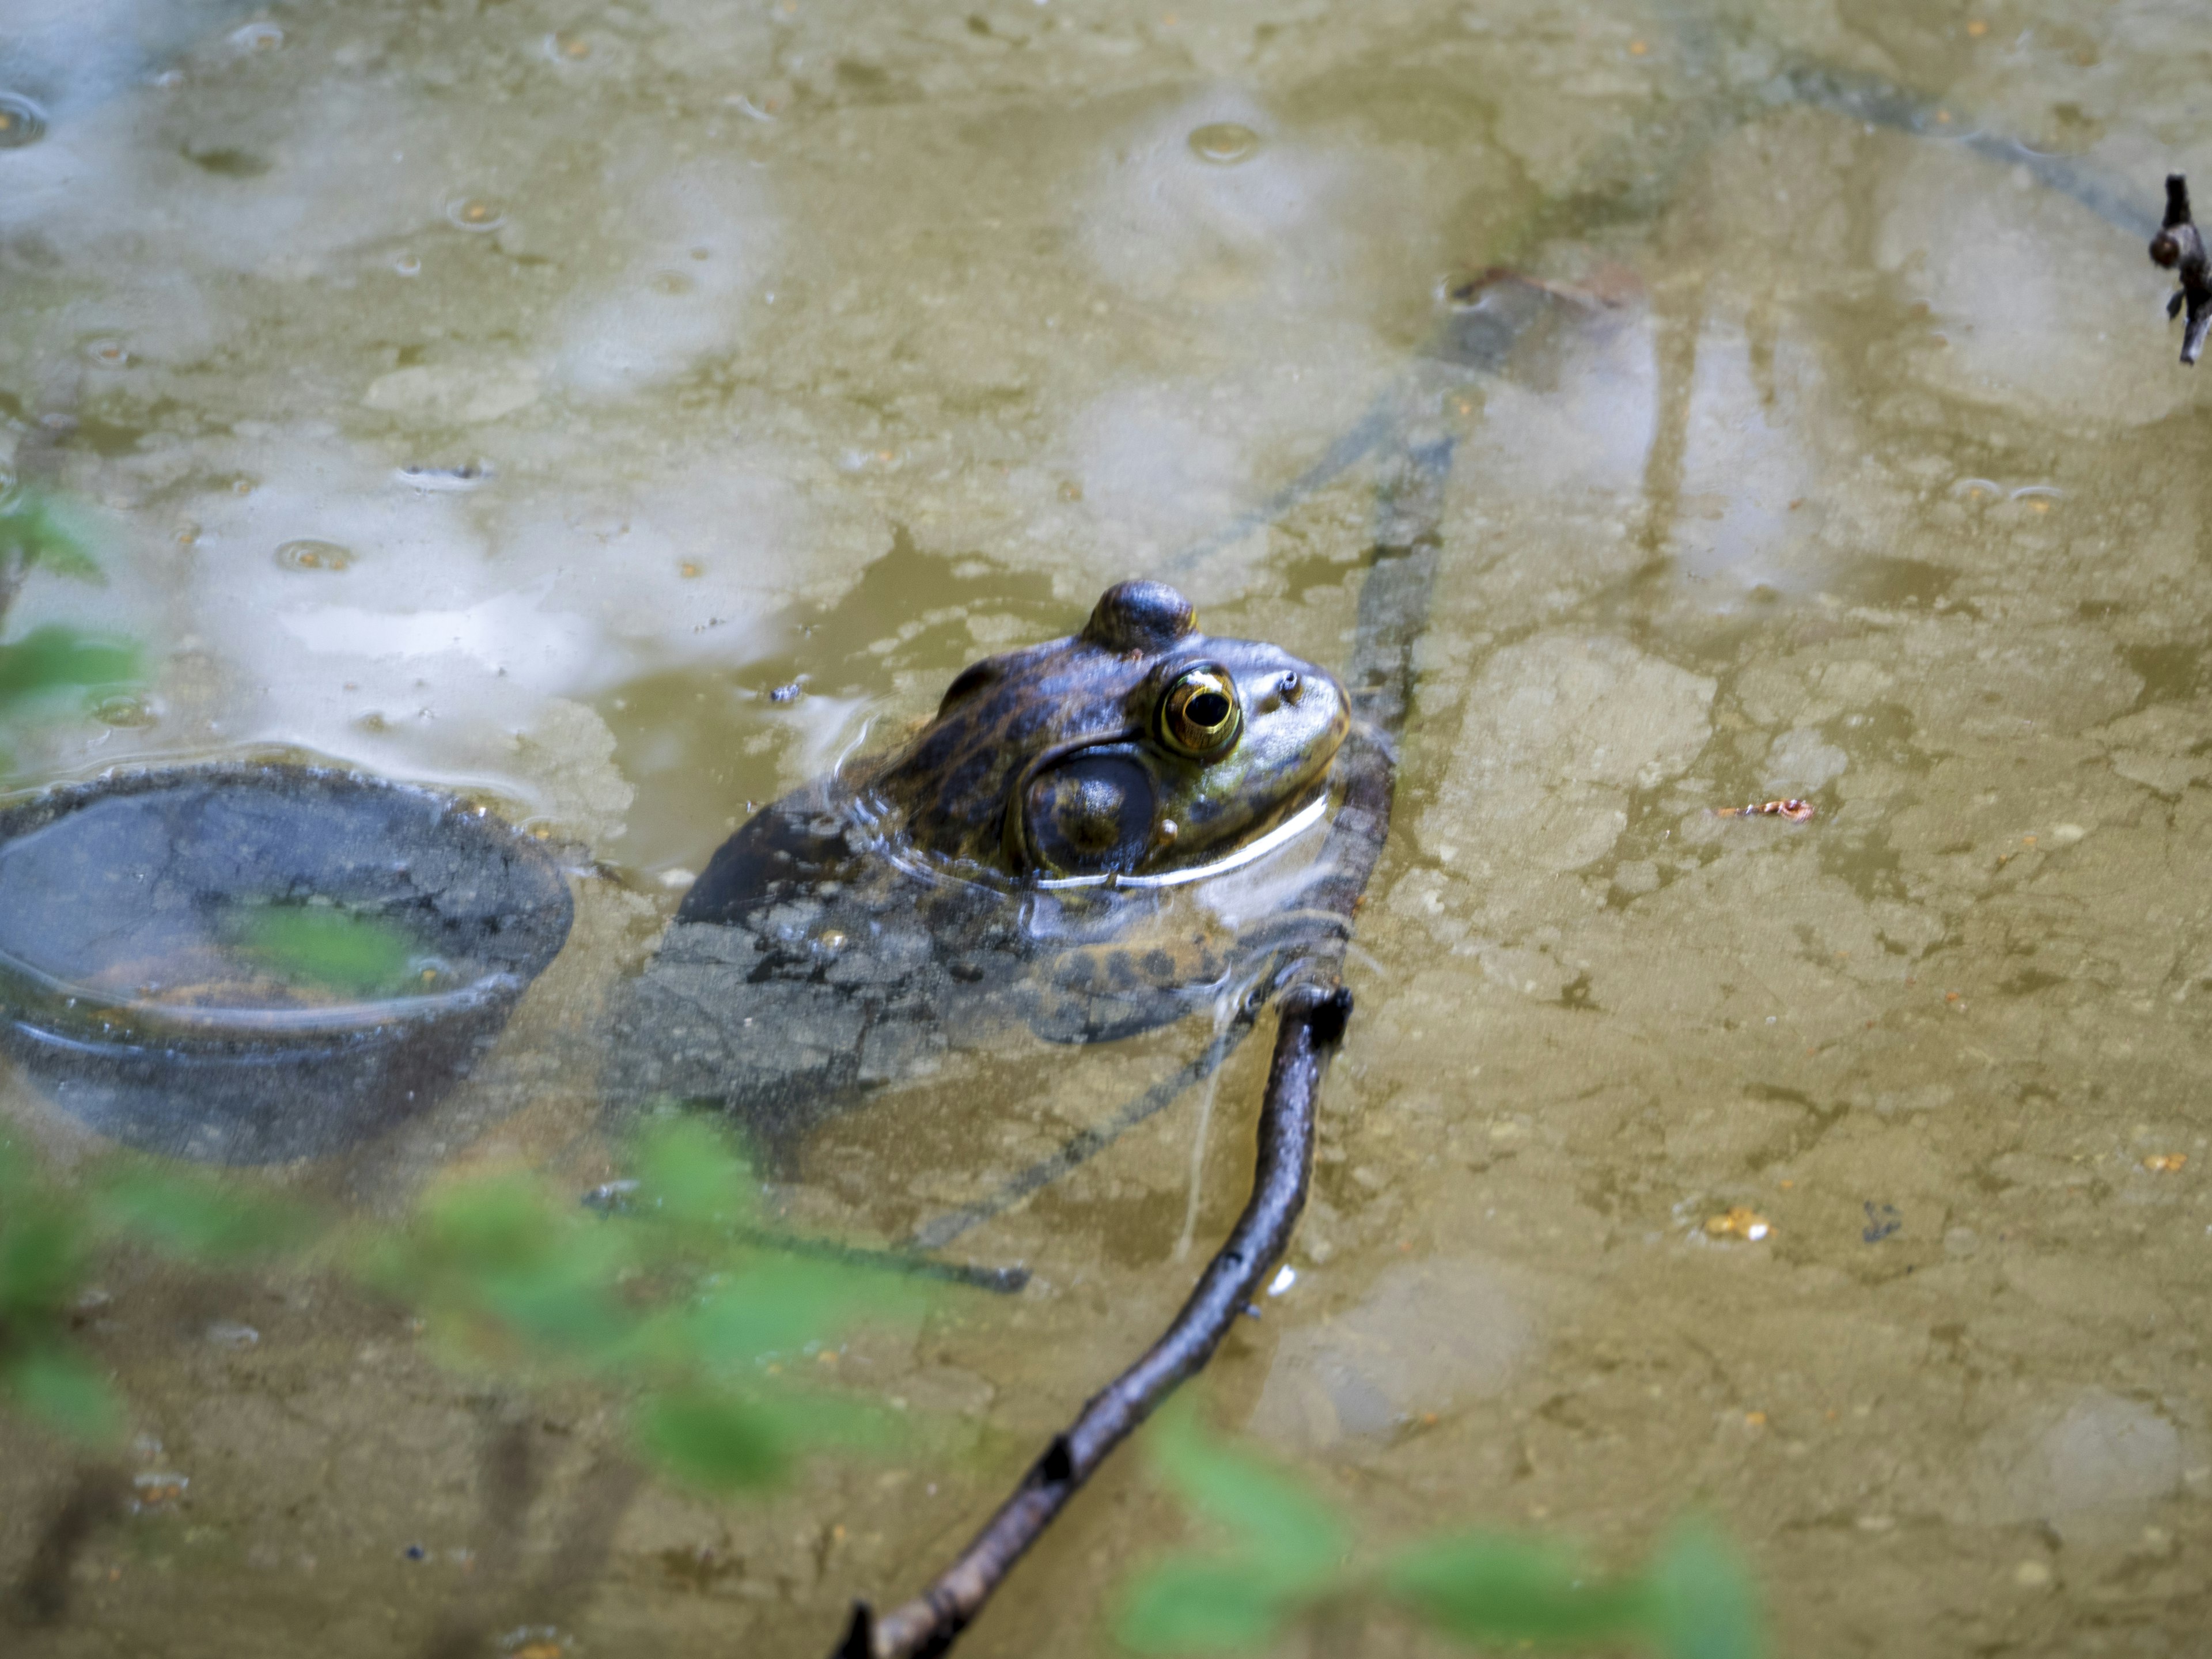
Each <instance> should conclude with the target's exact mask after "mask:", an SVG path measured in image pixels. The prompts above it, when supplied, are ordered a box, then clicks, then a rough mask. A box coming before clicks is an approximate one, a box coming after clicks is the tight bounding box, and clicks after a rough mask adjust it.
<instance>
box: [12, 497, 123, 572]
mask: <svg viewBox="0 0 2212 1659" xmlns="http://www.w3.org/2000/svg"><path fill="white" fill-rule="evenodd" d="M92 539H93V537H92V534H91V532H90V529H89V526H88V525H87V524H86V523H85V521H84V520H83V518H82V515H81V514H79V513H76V512H74V511H72V510H71V509H70V507H68V506H67V505H66V504H64V502H62V501H58V500H57V499H56V498H55V497H53V496H52V495H48V494H46V493H45V492H44V491H42V490H33V489H25V490H23V491H22V492H21V493H20V494H19V495H16V497H15V500H14V501H12V502H11V503H10V504H9V507H8V509H7V510H6V511H5V512H0V555H9V556H13V557H14V558H15V560H16V561H17V562H20V564H21V568H23V569H25V570H29V569H31V568H33V566H43V567H45V568H46V569H48V570H51V571H52V572H53V573H54V574H56V575H58V576H67V577H69V578H70V580H75V581H82V582H98V581H100V580H103V578H102V577H101V575H100V564H99V562H98V561H97V560H95V559H94V557H93V556H92V553H91V551H90V550H89V548H88V543H89V542H91V541H92Z"/></svg>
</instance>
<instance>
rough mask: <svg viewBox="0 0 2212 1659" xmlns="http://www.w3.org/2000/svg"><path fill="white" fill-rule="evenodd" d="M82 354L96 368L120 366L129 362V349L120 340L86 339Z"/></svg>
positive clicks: (124, 365) (122, 366) (123, 366)
mask: <svg viewBox="0 0 2212 1659" xmlns="http://www.w3.org/2000/svg"><path fill="white" fill-rule="evenodd" d="M84 355H85V358H86V360H87V361H88V362H90V363H92V364H93V365H94V367H95V368H125V367H126V366H127V365H128V364H129V363H130V362H131V349H130V348H129V347H128V346H126V345H125V344H124V343H123V342H122V341H120V340H112V339H100V340H88V341H86V342H85V347H84Z"/></svg>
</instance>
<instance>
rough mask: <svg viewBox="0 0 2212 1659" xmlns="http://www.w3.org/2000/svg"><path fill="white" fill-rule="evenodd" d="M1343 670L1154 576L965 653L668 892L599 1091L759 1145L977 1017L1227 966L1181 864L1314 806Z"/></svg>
mask: <svg viewBox="0 0 2212 1659" xmlns="http://www.w3.org/2000/svg"><path fill="white" fill-rule="evenodd" d="M1348 724H1349V714H1348V711H1347V707H1346V698H1345V695H1344V691H1343V689H1342V688H1341V687H1340V686H1339V685H1338V684H1337V683H1336V682H1335V680H1334V679H1333V678H1330V677H1329V675H1328V674H1327V673H1326V672H1324V671H1322V670H1321V669H1318V668H1316V667H1315V666H1313V665H1311V664H1310V663H1305V662H1301V661H1299V660H1298V659H1297V658H1295V657H1292V656H1291V655H1290V654H1289V653H1286V652H1284V651H1281V650H1279V649H1278V648H1277V647H1273V646H1271V645H1266V644H1261V643H1257V642H1255V641H1249V640H1226V639H1212V638H1209V637H1207V636H1206V635H1203V634H1200V632H1198V629H1197V623H1196V619H1195V617H1194V614H1193V611H1192V609H1191V606H1190V604H1189V602H1188V600H1187V599H1184V598H1183V597H1182V595H1181V594H1180V593H1178V592H1176V591H1175V590H1174V589H1173V588H1170V587H1167V586H1163V585H1162V584H1160V583H1158V582H1146V581H1133V582H1124V583H1121V585H1119V586H1115V587H1112V588H1109V589H1108V590H1107V592H1106V593H1105V594H1104V596H1103V598H1101V599H1100V600H1099V601H1098V604H1097V608H1096V609H1095V610H1094V611H1092V612H1091V618H1090V621H1089V622H1088V623H1086V624H1085V627H1084V629H1083V630H1082V632H1080V633H1079V634H1076V635H1073V636H1071V637H1069V638H1066V639H1059V640H1053V641H1048V642H1046V643H1045V644H1042V645H1036V646H1031V647H1028V648H1026V649H1024V650H1019V651H1012V652H1008V653H1006V654H1004V655H1001V656H996V657H988V658H986V659H983V660H982V661H981V662H979V663H976V664H975V665H973V666H971V667H969V668H968V669H967V670H966V671H963V673H961V674H960V675H959V676H958V677H957V678H955V679H954V680H953V682H952V684H951V686H950V687H949V688H948V689H947V690H946V691H945V697H944V701H943V702H942V703H941V704H940V705H939V708H938V711H937V713H936V714H935V716H934V717H933V719H931V720H929V721H928V722H927V724H926V725H924V726H922V727H921V730H920V731H919V732H916V733H915V735H914V736H912V737H911V738H908V740H907V741H906V742H905V743H903V744H901V745H899V746H898V747H897V748H896V749H894V750H891V751H890V753H888V754H886V755H884V756H882V757H878V758H877V759H875V760H872V761H864V762H861V763H857V764H854V765H851V766H848V768H846V769H844V770H843V771H842V772H841V773H840V774H839V775H836V776H834V777H832V778H829V779H827V780H824V781H820V782H817V783H815V784H812V785H810V786H808V787H805V788H803V789H800V790H799V791H797V792H795V793H793V794H791V795H788V796H786V797H785V798H784V799H781V800H779V801H776V802H775V803H774V804H773V805H769V806H768V807H766V808H763V810H762V811H760V812H758V813H757V814H756V815H755V816H754V817H752V818H751V819H750V820H749V821H748V822H746V823H744V825H743V826H742V827H740V828H739V829H738V831H737V832H736V833H735V834H734V835H732V836H731V837H730V839H729V840H728V841H727V842H724V843H723V845H722V846H721V848H720V850H718V851H717V852H716V853H715V854H714V859H713V860H712V861H711V862H710V863H709V864H708V866H707V868H706V871H705V872H704V873H703V874H702V875H701V877H700V878H699V880H698V881H697V882H696V884H694V885H693V886H692V888H691V890H690V892H689V893H688V894H687V895H686V896H685V897H684V902H683V905H682V908H680V909H679V910H678V913H677V916H676V920H675V922H674V924H673V925H672V926H671V927H670V929H669V931H668V933H667V935H666V936H665V938H664V939H663V940H662V941H661V945H660V948H659V952H658V953H657V954H656V956H655V957H654V958H653V962H652V963H650V964H649V965H648V966H647V969H646V970H645V972H644V973H643V975H641V976H640V978H639V979H638V980H637V981H635V983H634V985H633V986H632V987H631V989H630V994H629V997H628V999H627V1001H626V1006H624V1007H623V1011H622V1012H621V1014H620V1016H619V1017H618V1018H617V1042H616V1044H615V1052H614V1054H613V1055H612V1064H613V1066H614V1068H615V1072H616V1077H615V1079H614V1081H615V1084H616V1091H617V1094H618V1095H621V1096H626V1097H630V1098H633V1099H637V1098H643V1097H649V1096H656V1095H657V1096H672V1097H677V1098H679V1099H684V1100H691V1101H712V1102H717V1103H721V1104H723V1105H725V1106H726V1108H728V1109H730V1110H732V1112H734V1113H735V1114H736V1115H738V1117H739V1118H740V1119H742V1120H743V1121H744V1122H745V1123H746V1125H747V1127H749V1128H750V1130H751V1131H752V1133H754V1134H755V1136H756V1137H757V1138H758V1139H760V1140H761V1141H763V1143H765V1146H766V1149H767V1151H768V1152H769V1154H770V1155H771V1156H772V1157H777V1158H787V1156H788V1154H789V1153H790V1152H792V1151H793V1148H794V1147H795V1146H796V1144H797V1142H798V1140H799V1139H800V1138H801V1137H802V1136H803V1135H804V1133H805V1131H806V1130H807V1129H808V1128H810V1127H811V1126H812V1125H813V1124H814V1123H816V1122H817V1121H820V1120H821V1119H822V1118H823V1117H824V1116H826V1115H829V1113H830V1112H832V1111H834V1110H836V1109H837V1108H838V1107H839V1106H840V1105H841V1104H842V1103H845V1102H847V1101H849V1100H850V1099H851V1097H853V1096H854V1094H855V1093H856V1092H857V1091H860V1089H863V1088H865V1087H866V1086H868V1085H873V1084H878V1083H882V1082H885V1081H888V1080H890V1079H893V1078H895V1077H898V1076H901V1075H904V1074H907V1073H911V1072H915V1071H918V1070H921V1069H925V1068H926V1067H927V1065H928V1063H929V1061H930V1060H931V1059H932V1057H933V1055H935V1054H941V1053H942V1051H943V1050H945V1048H948V1047H954V1046H959V1045H961V1044H962V1043H963V1042H965V1041H966V1040H967V1039H968V1037H969V1036H970V1035H971V1034H973V1033H975V1032H978V1031H981V1030H986V1029H988V1028H993V1027H1000V1028H1003V1027H1004V1026H1006V1024H1010V1023H1012V1022H1017V1021H1018V1022H1019V1023H1020V1024H1025V1025H1026V1026H1028V1027H1029V1028H1030V1030H1033V1031H1035V1032H1036V1034H1037V1035H1039V1036H1043V1037H1046V1038H1048V1039H1049V1040H1052V1041H1054V1042H1093V1041H1100V1040H1104V1039H1109V1038H1113V1037H1119V1036H1127V1035H1129V1034H1131V1033H1133V1032H1135V1031H1139V1030H1146V1029H1148V1028H1150V1027H1152V1026H1156V1025H1159V1024H1164V1023H1165V1022H1167V1021H1169V1020H1171V1019H1173V1018H1177V1017H1178V1016H1180V1015H1181V1014H1182V1013H1184V1012H1187V1011H1188V1010H1189V1009H1191V1008H1192V1007H1194V1006H1198V1005H1200V1004H1202V1003H1205V1002H1207V1001H1209V1000H1212V998H1214V997H1216V996H1218V995H1220V994H1223V993H1224V992H1225V991H1226V990H1228V989H1230V988H1231V987H1232V986H1233V985H1234V984H1235V983H1236V981H1237V971H1238V968H1239V965H1240V960H1241V957H1240V952H1239V950H1238V942H1237V933H1236V931H1235V929H1234V928H1232V927H1225V926H1223V925H1221V923H1220V921H1219V920H1218V918H1216V917H1212V916H1211V915H1209V914H1208V913H1207V912H1206V910H1205V909H1204V908H1203V907H1200V906H1195V905H1192V904H1188V903H1181V902H1177V900H1178V899H1180V898H1181V897H1182V896H1183V895H1182V894H1180V893H1179V892H1178V890H1180V889H1182V888H1184V887H1186V886H1188V885H1189V884H1194V883H1198V882H1200V881H1203V880H1205V879H1206V878H1209V877H1212V876H1215V875H1218V874H1221V873H1224V872H1227V871H1229V870H1231V869H1232V868H1235V867H1237V866H1241V865H1243V864H1246V863H1249V862H1251V861H1253V860H1256V859H1259V858H1261V857H1262V856H1264V855H1265V854H1267V853H1269V852H1270V851H1272V850H1273V849H1274V848H1276V847H1278V846H1279V845H1281V844H1283V843H1284V842H1286V841H1289V840H1291V839H1294V838H1296V837H1297V836H1298V835H1299V834H1300V832H1302V831H1303V830H1304V829H1305V828H1306V827H1307V826H1308V825H1310V824H1311V823H1314V822H1315V821H1316V819H1317V818H1319V817H1321V816H1322V813H1323V812H1324V811H1325V810H1326V806H1327V800H1328V773H1329V767H1330V763H1331V761H1332V760H1333V759H1334V757H1335V755H1336V752H1337V749H1338V746H1339V745H1340V744H1341V743H1342V742H1343V740H1344V737H1345V733H1346V730H1347V727H1348Z"/></svg>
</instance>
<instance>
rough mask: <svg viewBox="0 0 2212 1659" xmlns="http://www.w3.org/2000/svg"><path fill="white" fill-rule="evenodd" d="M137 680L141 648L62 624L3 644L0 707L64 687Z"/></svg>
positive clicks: (105, 635) (32, 632) (0, 671)
mask: <svg viewBox="0 0 2212 1659" xmlns="http://www.w3.org/2000/svg"><path fill="white" fill-rule="evenodd" d="M137 678H138V647H137V646H136V645H134V644H133V643H131V641H129V640H126V639H123V638H120V637H118V636H117V635H112V634H84V633H80V632H79V631H78V630H77V629H74V628H65V627H64V626H62V625H61V624H60V623H48V624H47V625H46V627H43V628H34V629H32V630H31V631H30V632H29V633H27V634H26V635H23V637H22V638H21V639H20V640H17V641H15V643H14V644H12V645H0V702H6V701H14V700H15V699H18V698H22V697H28V696H36V695H37V694H38V693H40V692H41V691H51V690H55V689H56V688H58V687H61V686H65V685H119V684H125V683H127V682H130V681H132V680H135V679H137Z"/></svg>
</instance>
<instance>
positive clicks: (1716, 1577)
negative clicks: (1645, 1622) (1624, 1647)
mask: <svg viewBox="0 0 2212 1659" xmlns="http://www.w3.org/2000/svg"><path fill="white" fill-rule="evenodd" d="M1649 1583H1650V1589H1649V1595H1650V1603H1651V1610H1652V1611H1651V1623H1652V1626H1653V1634H1654V1636H1655V1637H1656V1638H1657V1641H1658V1643H1659V1650H1660V1651H1661V1652H1662V1654H1664V1655H1665V1656H1666V1659H1757V1656H1758V1655H1759V1654H1760V1653H1762V1652H1764V1651H1765V1641H1764V1639H1763V1638H1762V1637H1761V1634H1760V1626H1761V1622H1762V1621H1761V1620H1760V1618H1759V1598H1758V1595H1757V1592H1756V1590H1755V1589H1753V1584H1752V1579H1751V1574H1750V1571H1749V1570H1748V1569H1747V1568H1746V1566H1745V1565H1744V1563H1743V1559H1742V1557H1741V1556H1740V1555H1739V1554H1737V1553H1736V1552H1735V1549H1734V1548H1733V1547H1731V1546H1730V1545H1729V1542H1728V1541H1727V1540H1726V1539H1725V1538H1723V1537H1722V1536H1721V1535H1720V1534H1719V1533H1717V1532H1716V1531H1715V1530H1714V1529H1713V1528H1711V1527H1710V1526H1708V1525H1706V1524H1705V1523H1704V1522H1694V1521H1693V1522H1687V1523H1686V1524H1684V1525H1683V1526H1681V1527H1680V1528H1676V1529H1675V1531H1674V1534H1673V1535H1672V1536H1671V1537H1670V1538H1669V1539H1668V1542H1667V1545H1666V1547H1665V1548H1664V1549H1663V1550H1662V1551H1661V1553H1660V1555H1659V1559H1658V1560H1657V1561H1656V1562H1655V1563H1654V1564H1653V1565H1652V1568H1651V1571H1650V1578H1649Z"/></svg>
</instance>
